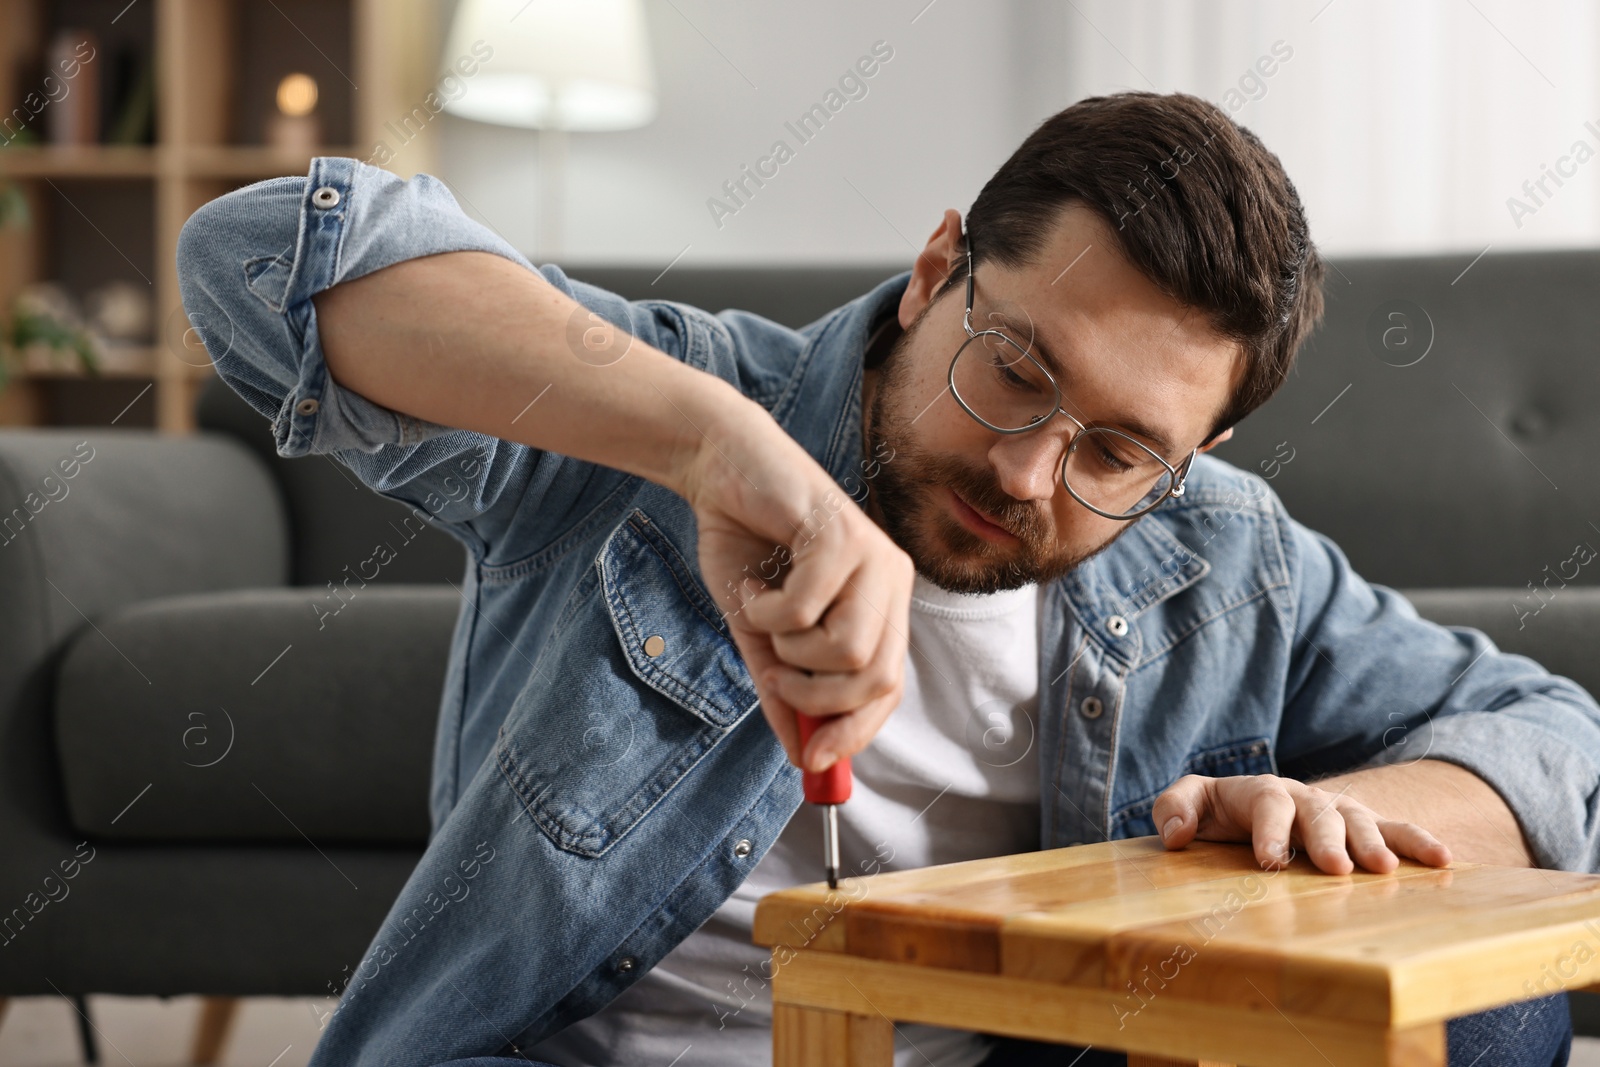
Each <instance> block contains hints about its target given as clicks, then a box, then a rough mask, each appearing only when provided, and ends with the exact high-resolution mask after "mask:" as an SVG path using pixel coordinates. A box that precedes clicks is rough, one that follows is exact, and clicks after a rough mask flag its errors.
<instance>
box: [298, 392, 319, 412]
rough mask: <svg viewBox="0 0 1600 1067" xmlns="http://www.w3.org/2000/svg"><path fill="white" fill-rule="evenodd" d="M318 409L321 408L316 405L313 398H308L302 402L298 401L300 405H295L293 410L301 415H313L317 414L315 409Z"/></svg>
mask: <svg viewBox="0 0 1600 1067" xmlns="http://www.w3.org/2000/svg"><path fill="white" fill-rule="evenodd" d="M319 407H321V405H320V404H318V403H317V401H316V400H315V399H314V398H312V397H309V396H308V397H306V398H305V399H304V400H302V401H300V403H298V404H296V405H295V406H294V409H295V410H296V411H298V412H299V413H300V414H302V415H315V414H316V413H317V408H319Z"/></svg>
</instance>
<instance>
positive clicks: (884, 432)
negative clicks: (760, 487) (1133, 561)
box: [865, 304, 1132, 595]
mask: <svg viewBox="0 0 1600 1067" xmlns="http://www.w3.org/2000/svg"><path fill="white" fill-rule="evenodd" d="M931 306H932V305H931V304H929V305H928V307H931ZM928 307H924V308H923V309H922V312H920V313H919V314H918V315H917V318H916V320H915V321H913V322H912V324H911V328H910V329H908V330H906V331H905V332H904V333H903V334H902V335H901V336H900V337H899V338H897V339H896V340H895V342H894V346H893V348H892V349H891V350H890V353H889V356H888V358H887V359H886V360H885V361H884V363H883V366H882V368H881V370H880V371H879V381H878V388H877V391H876V393H875V394H874V395H873V398H872V407H871V410H870V412H869V413H868V420H867V427H866V434H867V440H866V450H865V451H866V454H867V455H870V456H880V455H884V454H886V453H884V452H880V451H879V447H880V446H881V445H887V446H888V447H889V449H891V450H892V451H890V452H888V453H887V454H889V455H890V456H891V458H890V459H889V460H882V461H880V463H881V464H882V465H881V466H880V467H879V470H878V477H877V478H876V479H875V482H876V485H875V488H876V491H877V493H878V508H879V511H880V512H881V513H882V519H883V527H884V532H885V533H887V534H888V535H889V537H890V538H891V539H892V540H893V541H894V543H895V544H897V545H899V546H900V548H901V549H902V550H904V551H905V553H906V554H907V555H909V556H910V557H911V561H912V564H913V565H914V566H915V567H916V571H917V573H918V574H920V575H922V576H923V577H924V578H926V579H927V580H928V581H930V582H932V583H933V584H934V585H936V586H938V587H939V588H941V589H943V590H945V591H947V592H951V593H968V594H980V595H981V594H989V593H999V592H1003V591H1005V590H1008V589H1020V588H1022V587H1023V586H1025V585H1043V584H1045V583H1048V582H1053V581H1055V580H1056V579H1058V578H1061V577H1063V576H1065V575H1067V574H1069V573H1071V572H1072V571H1073V570H1075V569H1076V568H1077V567H1078V566H1079V565H1080V564H1082V563H1084V562H1085V561H1087V560H1089V559H1090V558H1092V557H1093V556H1095V555H1097V554H1099V553H1100V552H1103V551H1105V549H1106V548H1108V547H1109V546H1110V545H1111V543H1112V542H1113V541H1115V540H1116V539H1117V538H1118V537H1121V536H1122V535H1123V533H1125V532H1127V529H1128V527H1129V526H1131V525H1132V523H1131V522H1124V523H1122V524H1121V526H1120V528H1119V529H1118V530H1117V532H1116V533H1114V534H1112V535H1111V537H1109V538H1107V539H1106V540H1105V541H1104V542H1103V543H1102V544H1100V545H1097V546H1095V547H1093V548H1090V549H1087V550H1084V549H1081V548H1062V547H1061V546H1060V544H1059V543H1058V539H1057V534H1056V528H1055V522H1054V521H1053V520H1052V518H1051V516H1050V512H1049V509H1048V508H1047V507H1046V506H1044V505H1043V503H1042V502H1039V501H1028V500H1018V499H1016V498H1015V497H1013V496H1011V495H1010V494H1009V493H1007V492H1005V490H1003V489H1001V488H1000V486H999V485H998V484H996V482H995V477H994V472H993V471H992V470H991V469H990V468H988V467H987V466H985V465H982V464H977V465H974V464H970V463H967V462H966V461H964V460H961V459H959V458H957V457H956V456H951V455H943V454H940V453H936V452H930V451H928V450H927V449H925V448H923V447H922V446H921V445H920V444H918V443H917V442H916V436H915V434H914V433H913V431H912V426H911V423H912V422H915V421H916V420H915V419H910V420H908V419H906V418H905V416H904V414H903V413H904V412H905V411H907V410H909V405H908V404H907V402H906V401H905V398H904V397H903V396H902V395H901V394H902V393H903V392H904V391H905V386H906V381H907V379H908V378H909V375H908V374H907V373H906V364H907V363H908V362H909V360H910V359H911V358H913V357H912V353H911V351H910V344H911V339H912V338H913V337H914V336H916V333H917V330H918V328H919V327H920V326H921V325H922V319H923V315H925V314H926V312H927V310H928ZM922 409H923V410H926V408H925V407H923V408H922ZM1058 488H1060V489H1061V491H1062V492H1065V491H1066V490H1065V488H1064V487H1060V486H1058ZM946 489H950V490H954V491H955V492H956V493H957V494H958V495H959V496H960V497H961V499H963V500H965V501H966V502H967V503H968V504H969V505H970V506H972V507H974V508H976V509H978V510H979V511H982V512H983V513H984V514H985V515H987V516H989V517H990V518H991V519H993V520H994V521H995V522H997V523H999V524H1000V525H1001V526H1003V527H1005V528H1006V529H1007V530H1008V531H1010V532H1011V534H1012V535H1013V536H1015V537H1016V538H1017V541H1016V543H1009V544H996V543H994V542H992V541H986V540H984V539H983V538H982V537H979V536H978V535H977V534H975V533H973V532H972V531H970V530H968V529H967V528H966V527H965V526H962V525H961V524H960V523H959V522H957V521H956V519H955V518H954V517H953V516H952V515H951V514H950V512H949V510H948V508H947V506H946V503H945V499H946V498H945V490H946Z"/></svg>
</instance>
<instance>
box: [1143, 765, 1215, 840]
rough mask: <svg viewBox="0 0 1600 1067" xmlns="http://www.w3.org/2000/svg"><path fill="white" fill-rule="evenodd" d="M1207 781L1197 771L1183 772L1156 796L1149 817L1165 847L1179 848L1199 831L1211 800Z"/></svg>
mask: <svg viewBox="0 0 1600 1067" xmlns="http://www.w3.org/2000/svg"><path fill="white" fill-rule="evenodd" d="M1207 782H1208V779H1205V778H1202V777H1201V776H1200V775H1198V774H1186V775H1184V776H1183V777H1182V778H1179V779H1178V780H1177V781H1176V782H1173V783H1172V785H1171V786H1169V787H1168V788H1167V790H1166V792H1164V793H1162V794H1161V795H1160V796H1158V797H1156V803H1155V806H1154V807H1153V808H1151V809H1150V817H1151V818H1152V819H1154V820H1155V824H1156V829H1157V830H1158V831H1159V832H1160V834H1161V842H1162V844H1164V845H1166V846H1167V847H1168V848H1182V847H1183V846H1184V845H1187V844H1188V843H1189V842H1190V841H1193V840H1194V836H1195V834H1196V833H1198V832H1199V830H1200V821H1201V820H1202V819H1204V818H1205V817H1206V814H1207V809H1208V806H1209V804H1210V799H1209V796H1208V793H1207V789H1206V785H1207Z"/></svg>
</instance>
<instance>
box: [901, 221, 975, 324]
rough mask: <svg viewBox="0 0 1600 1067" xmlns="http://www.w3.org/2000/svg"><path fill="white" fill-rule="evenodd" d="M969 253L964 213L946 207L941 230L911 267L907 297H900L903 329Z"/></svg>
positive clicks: (937, 230)
mask: <svg viewBox="0 0 1600 1067" xmlns="http://www.w3.org/2000/svg"><path fill="white" fill-rule="evenodd" d="M966 254H967V248H966V244H965V242H964V239H963V237H962V232H961V213H960V212H959V211H957V210H956V209H955V208H945V212H944V217H943V218H941V219H940V220H939V225H938V227H937V228H936V229H935V230H934V231H933V234H932V236H930V237H929V238H928V243H927V245H925V246H924V247H923V249H922V251H921V252H919V253H918V254H917V261H916V262H915V263H913V264H912V265H911V281H910V283H909V284H908V285H907V286H906V291H905V294H904V295H903V296H901V297H900V328H901V329H902V330H907V329H910V328H911V324H912V323H913V322H915V321H916V318H917V315H919V314H920V313H921V312H922V309H923V308H925V307H927V306H928V303H929V301H931V300H932V299H933V296H934V294H935V293H937V292H938V291H939V289H940V287H941V286H943V285H944V282H945V279H946V278H948V277H949V276H950V272H951V269H952V265H953V264H955V263H957V262H958V261H959V260H960V258H961V257H962V256H965V255H966Z"/></svg>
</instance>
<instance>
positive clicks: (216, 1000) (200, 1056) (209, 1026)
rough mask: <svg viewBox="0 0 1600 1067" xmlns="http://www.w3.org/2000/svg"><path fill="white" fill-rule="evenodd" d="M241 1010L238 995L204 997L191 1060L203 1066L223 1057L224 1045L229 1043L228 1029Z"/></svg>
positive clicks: (207, 1065) (201, 1002)
mask: <svg viewBox="0 0 1600 1067" xmlns="http://www.w3.org/2000/svg"><path fill="white" fill-rule="evenodd" d="M238 1010H239V998H238V997H202V998H201V999H200V1022H199V1024H198V1025H197V1026H196V1027H195V1031H194V1050H193V1052H191V1053H190V1055H189V1062H190V1063H193V1064H200V1065H202V1067H209V1065H211V1064H214V1063H216V1062H217V1061H218V1060H219V1059H221V1058H222V1047H223V1046H224V1045H226V1044H227V1043H228V1030H229V1029H230V1028H231V1027H232V1026H233V1017H234V1015H235V1014H236V1013H237V1012H238Z"/></svg>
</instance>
